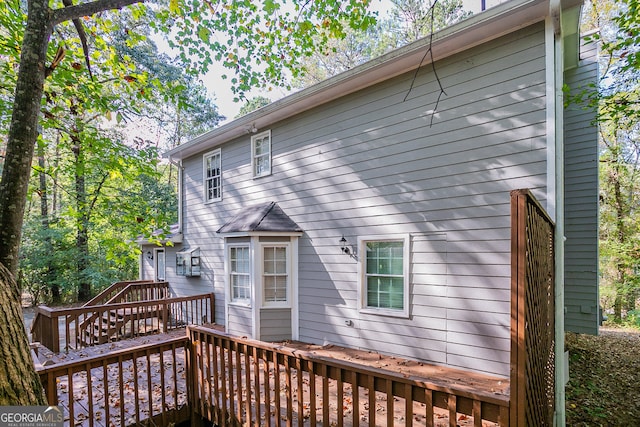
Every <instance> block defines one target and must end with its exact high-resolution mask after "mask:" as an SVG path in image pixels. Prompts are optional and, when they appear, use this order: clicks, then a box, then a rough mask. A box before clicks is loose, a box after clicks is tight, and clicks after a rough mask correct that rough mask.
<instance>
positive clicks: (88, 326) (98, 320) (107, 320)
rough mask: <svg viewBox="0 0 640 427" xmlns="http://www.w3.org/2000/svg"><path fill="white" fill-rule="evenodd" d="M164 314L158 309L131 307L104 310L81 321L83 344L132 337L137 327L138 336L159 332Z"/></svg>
mask: <svg viewBox="0 0 640 427" xmlns="http://www.w3.org/2000/svg"><path fill="white" fill-rule="evenodd" d="M161 321H162V314H161V313H159V312H158V310H149V311H147V312H142V313H141V312H139V311H137V310H134V309H131V308H125V309H117V310H108V311H104V312H103V313H102V315H101V316H97V317H95V318H93V319H91V321H90V322H83V323H84V324H83V323H81V327H82V332H83V333H82V335H81V337H80V338H81V340H82V344H83V346H88V345H96V344H105V343H107V342H111V341H119V340H121V339H124V338H130V337H132V336H133V335H134V334H133V333H132V332H133V329H134V328H135V329H136V330H137V331H138V332H137V333H136V335H137V336H140V335H148V334H153V333H158V332H159V331H160V330H161V326H160V325H161Z"/></svg>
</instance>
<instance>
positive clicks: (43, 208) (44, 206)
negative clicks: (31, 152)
mask: <svg viewBox="0 0 640 427" xmlns="http://www.w3.org/2000/svg"><path fill="white" fill-rule="evenodd" d="M38 166H39V168H40V172H39V173H38V175H39V178H40V189H39V190H40V191H39V193H40V224H41V225H42V231H43V234H44V242H43V244H44V247H45V250H46V253H47V254H49V255H52V254H53V244H52V242H51V232H50V229H49V193H48V191H47V175H46V174H45V172H44V168H45V162H44V148H40V149H39V150H38ZM55 276H56V274H55V267H54V266H53V262H52V259H51V256H48V257H47V267H46V271H45V276H44V282H45V283H46V284H47V285H49V289H50V290H51V300H52V301H53V303H54V304H55V303H59V302H60V299H61V298H60V286H59V285H58V284H57V283H56V282H55V280H54V279H55Z"/></svg>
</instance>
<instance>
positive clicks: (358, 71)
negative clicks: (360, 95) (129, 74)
mask: <svg viewBox="0 0 640 427" xmlns="http://www.w3.org/2000/svg"><path fill="white" fill-rule="evenodd" d="M578 1H580V0H578ZM570 2H571V0H570ZM548 14H549V1H548V0H513V1H509V2H506V3H502V4H500V5H498V6H495V7H493V8H491V9H489V10H487V11H485V12H482V13H480V14H477V15H474V16H472V17H470V18H468V19H466V20H464V21H462V22H460V23H458V24H455V25H452V26H450V27H447V28H445V29H443V30H441V31H438V32H436V33H434V35H433V37H431V38H430V37H426V38H423V39H420V40H418V41H416V42H414V43H411V44H409V45H406V46H404V47H402V48H399V49H396V50H394V51H391V52H389V53H387V54H385V55H382V56H380V57H378V58H376V59H374V60H371V61H369V62H366V63H364V64H362V65H359V66H357V67H354V68H352V69H351V70H349V71H346V72H344V73H341V74H338V75H337V76H334V77H331V78H329V79H327V80H325V81H322V82H320V83H318V84H316V85H313V86H310V87H308V88H305V89H303V90H301V91H299V92H296V93H294V94H292V95H289V96H287V97H285V98H282V99H280V100H278V101H275V102H273V103H271V104H269V105H267V106H265V107H262V108H260V109H258V110H256V111H253V112H251V113H249V114H247V115H245V116H242V117H240V118H239V119H237V120H234V121H231V122H229V123H227V124H224V125H222V126H220V127H218V128H215V129H213V130H211V131H209V132H206V133H204V134H202V135H200V136H197V137H196V138H194V139H192V140H191V141H188V142H186V143H185V144H182V145H179V146H178V147H175V148H173V149H171V150H169V151H167V152H165V153H164V154H163V156H164V157H168V158H170V159H172V160H182V159H185V158H187V157H189V156H192V155H194V154H197V153H199V152H202V151H204V150H210V149H212V148H214V147H216V146H218V145H220V144H222V143H225V142H227V141H230V140H231V139H233V138H237V137H240V136H242V135H247V134H249V133H250V129H252V128H257V129H258V130H260V129H263V128H265V127H269V126H271V125H272V124H273V123H276V122H278V121H280V120H284V119H286V118H289V117H291V116H293V115H295V114H298V113H300V112H303V111H306V110H309V109H311V108H313V107H316V106H318V105H322V104H324V103H327V102H329V101H332V100H334V99H337V98H340V97H342V96H344V95H346V94H349V93H353V92H356V91H358V90H361V89H364V88H366V87H369V86H372V85H374V84H376V83H379V82H381V81H384V80H388V79H390V78H392V77H395V76H398V75H400V74H403V73H406V72H408V71H411V70H415V69H416V68H418V66H419V65H420V62H421V61H422V60H423V58H424V61H423V63H422V66H424V65H425V64H429V63H431V56H430V55H427V57H425V52H427V49H429V45H430V44H431V49H432V52H433V59H434V60H436V61H437V60H439V59H442V58H446V57H448V56H451V55H453V54H455V53H458V52H461V51H463V50H466V49H469V48H472V47H474V46H477V45H480V44H482V43H486V42H487V41H490V40H493V39H496V38H498V37H501V36H503V35H505V34H508V33H511V32H513V31H516V30H518V29H520V28H523V27H526V26H528V25H531V24H533V23H535V22H539V21H542V20H543V19H544V18H545V17H546V16H547V15H548Z"/></svg>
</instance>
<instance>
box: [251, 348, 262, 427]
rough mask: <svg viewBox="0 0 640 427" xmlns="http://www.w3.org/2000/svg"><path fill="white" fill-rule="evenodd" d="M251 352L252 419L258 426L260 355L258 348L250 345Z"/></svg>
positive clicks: (255, 426)
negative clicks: (253, 403)
mask: <svg viewBox="0 0 640 427" xmlns="http://www.w3.org/2000/svg"><path fill="white" fill-rule="evenodd" d="M251 352H252V355H253V384H254V386H253V390H254V392H253V393H254V397H255V405H256V417H255V421H254V427H259V426H260V412H261V411H260V402H261V401H260V384H261V383H260V357H259V355H258V348H257V347H255V346H252V347H251Z"/></svg>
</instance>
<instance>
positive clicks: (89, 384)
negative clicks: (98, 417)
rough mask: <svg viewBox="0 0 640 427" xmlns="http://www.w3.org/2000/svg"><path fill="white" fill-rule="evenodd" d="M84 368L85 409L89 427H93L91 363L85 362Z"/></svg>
mask: <svg viewBox="0 0 640 427" xmlns="http://www.w3.org/2000/svg"><path fill="white" fill-rule="evenodd" d="M85 369H86V371H87V409H88V412H89V414H88V415H89V427H93V420H94V419H95V415H94V412H93V384H92V381H91V380H92V378H91V365H90V364H88V363H87V364H86V365H85Z"/></svg>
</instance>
